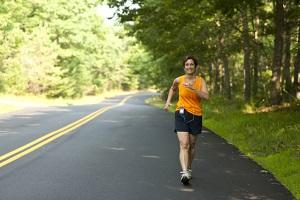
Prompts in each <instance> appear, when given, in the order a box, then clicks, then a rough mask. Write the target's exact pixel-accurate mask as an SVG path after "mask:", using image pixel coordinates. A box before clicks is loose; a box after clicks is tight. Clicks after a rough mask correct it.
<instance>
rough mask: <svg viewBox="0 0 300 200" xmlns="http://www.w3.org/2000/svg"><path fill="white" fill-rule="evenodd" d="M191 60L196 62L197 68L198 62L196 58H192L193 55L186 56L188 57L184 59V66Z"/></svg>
mask: <svg viewBox="0 0 300 200" xmlns="http://www.w3.org/2000/svg"><path fill="white" fill-rule="evenodd" d="M189 59H191V60H193V61H194V64H195V67H197V66H198V60H197V59H196V58H195V57H194V56H191V55H189V56H186V57H185V58H184V59H183V66H184V65H185V63H186V61H187V60H189Z"/></svg>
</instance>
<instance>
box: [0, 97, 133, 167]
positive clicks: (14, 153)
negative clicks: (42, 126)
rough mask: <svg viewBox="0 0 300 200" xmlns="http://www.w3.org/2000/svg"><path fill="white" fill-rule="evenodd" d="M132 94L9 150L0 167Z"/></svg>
mask: <svg viewBox="0 0 300 200" xmlns="http://www.w3.org/2000/svg"><path fill="white" fill-rule="evenodd" d="M131 97H132V96H127V97H126V98H124V99H123V100H122V101H121V102H120V103H118V104H116V105H113V106H107V107H104V108H101V109H99V110H97V111H95V112H93V113H91V114H89V115H87V116H85V117H83V118H81V119H79V120H77V121H75V122H73V123H71V124H69V125H67V126H64V127H62V128H60V129H58V130H56V131H53V132H51V133H48V134H46V135H44V136H42V137H40V138H38V139H36V140H34V141H32V142H30V143H28V144H26V145H24V146H21V147H19V148H17V149H15V150H13V151H11V152H8V153H6V154H4V155H2V156H0V168H1V167H3V166H5V165H7V164H9V163H11V162H14V161H15V160H17V159H19V158H21V157H23V156H25V155H27V154H29V153H31V152H33V151H35V150H37V149H39V148H41V147H42V146H44V145H46V144H48V143H50V142H52V141H53V140H55V139H57V138H59V137H61V136H63V135H65V134H66V133H69V132H71V131H73V130H74V129H76V128H78V127H80V126H82V125H83V124H85V123H87V122H89V121H91V120H92V119H94V118H96V117H97V116H99V115H101V114H102V113H104V112H105V111H107V110H110V109H112V108H116V107H119V106H122V105H123V104H124V103H125V102H126V101H127V100H128V99H129V98H131Z"/></svg>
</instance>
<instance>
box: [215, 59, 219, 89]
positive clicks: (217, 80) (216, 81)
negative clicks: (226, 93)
mask: <svg viewBox="0 0 300 200" xmlns="http://www.w3.org/2000/svg"><path fill="white" fill-rule="evenodd" d="M215 66H216V71H215V72H216V73H215V86H214V93H215V94H219V93H220V66H219V63H218V62H217V63H216V65H215Z"/></svg>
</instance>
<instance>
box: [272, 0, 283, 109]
mask: <svg viewBox="0 0 300 200" xmlns="http://www.w3.org/2000/svg"><path fill="white" fill-rule="evenodd" d="M274 13H275V38H274V54H273V66H272V79H271V104H272V105H278V104H280V103H281V95H280V91H281V89H280V75H281V66H282V48H283V29H284V23H283V22H284V21H283V20H284V10H283V0H275V7H274Z"/></svg>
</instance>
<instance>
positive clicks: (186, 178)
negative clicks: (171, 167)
mask: <svg viewBox="0 0 300 200" xmlns="http://www.w3.org/2000/svg"><path fill="white" fill-rule="evenodd" d="M180 174H181V178H180V181H181V183H182V184H183V185H188V184H189V176H188V172H187V171H182V172H180Z"/></svg>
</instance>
